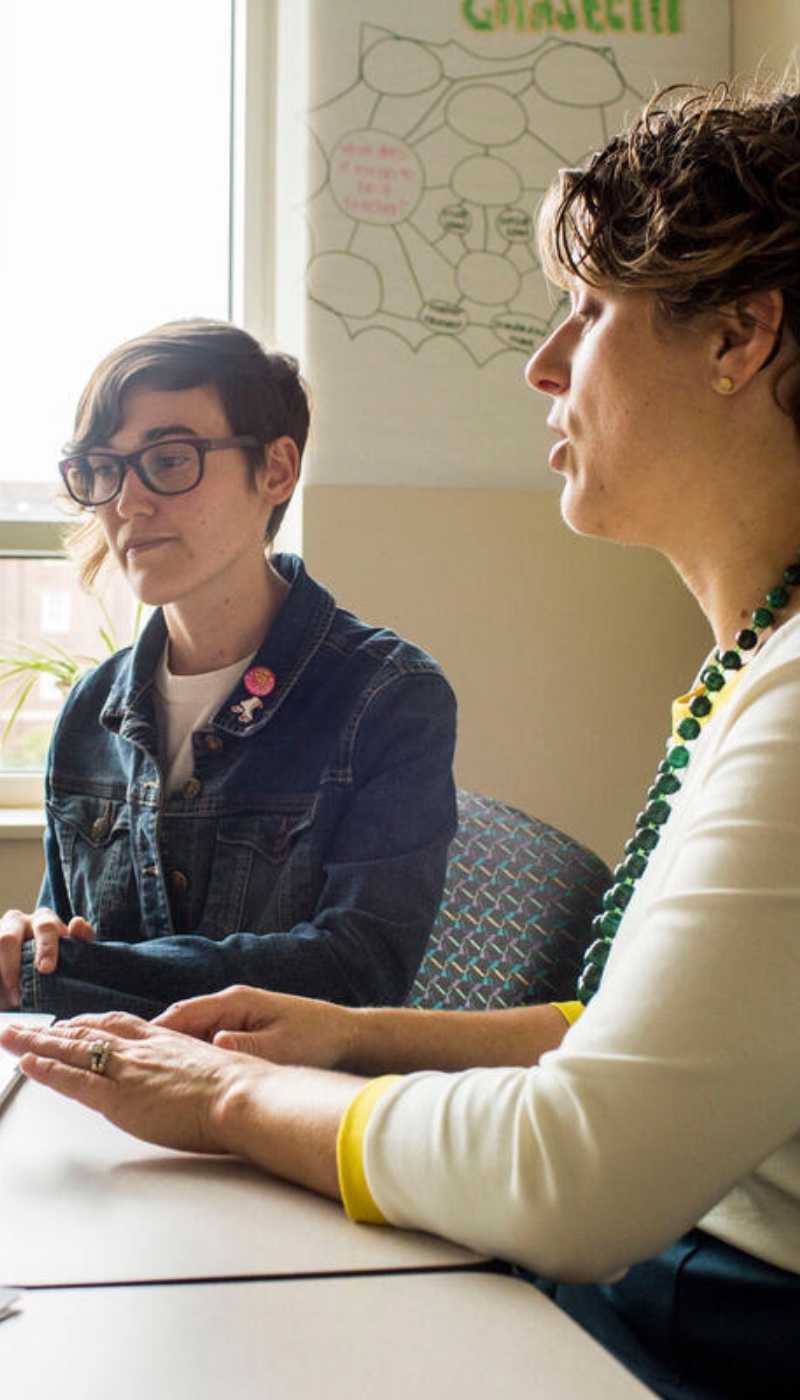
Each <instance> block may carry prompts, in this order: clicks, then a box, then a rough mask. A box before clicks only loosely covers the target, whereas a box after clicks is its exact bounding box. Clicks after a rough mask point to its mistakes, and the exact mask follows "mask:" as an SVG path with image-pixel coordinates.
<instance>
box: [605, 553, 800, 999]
mask: <svg viewBox="0 0 800 1400" xmlns="http://www.w3.org/2000/svg"><path fill="white" fill-rule="evenodd" d="M798 555H800V550H799V551H798ZM798 584H800V564H790V565H789V567H788V568H787V569H784V572H783V583H781V584H779V585H778V586H777V587H776V588H771V589H770V591H769V593H768V594H767V596H766V598H765V600H764V606H763V607H760V608H756V610H755V612H754V613H753V616H752V618H751V621H750V626H749V627H744V628H743V629H742V631H741V632H738V633H737V634H736V645H735V647H734V648H733V649H732V650H731V651H724V652H722V653H720V652H719V651H716V652H715V653H714V655H713V658H712V660H711V661H710V662H709V664H708V665H707V666H706V667H705V668H704V669H703V670H702V671H701V673H700V681H701V682H702V688H699V689H698V690H697V691H696V692H695V693H694V695H693V697H692V699H691V701H690V703H689V714H688V715H687V717H686V718H685V719H683V720H681V722H680V724H679V725H678V726H677V729H676V731H675V733H674V734H672V735H670V737H669V739H668V740H667V752H666V755H665V757H664V759H663V760H662V762H661V763H660V764H659V765H658V772H657V773H656V777H655V781H654V783H653V786H652V787H651V788H650V790H649V792H648V794H647V806H646V807H645V809H644V811H643V812H640V813H639V816H638V817H637V818H636V830H635V831H634V834H633V836H632V837H631V838H630V840H629V841H628V843H627V845H626V846H625V859H624V860H623V861H622V863H621V864H620V865H618V866H617V868H616V870H615V871H614V883H613V884H612V885H610V886H609V888H608V889H607V890H606V892H605V894H604V895H603V912H602V914H598V915H597V917H596V918H595V919H594V920H593V922H592V930H593V932H594V934H595V939H594V942H593V943H592V944H591V945H590V946H589V948H587V950H586V954H585V956H584V959H583V970H582V972H581V974H580V977H579V978H578V997H579V999H580V1000H581V1001H582V1002H583V1004H584V1006H585V1005H587V1003H588V1002H590V1001H591V999H592V997H593V996H594V994H595V992H596V991H597V988H598V987H599V985H600V980H601V978H602V975H603V969H604V968H605V965H606V962H607V961H608V955H609V953H610V951H611V945H612V943H613V942H614V937H615V935H616V932H617V929H618V928H619V926H620V923H621V922H622V915H623V913H624V912H625V910H626V909H627V907H628V905H629V904H630V901H631V898H632V895H633V891H634V889H635V887H636V885H637V883H638V882H639V880H641V878H642V876H643V875H644V872H645V870H646V869H647V865H648V862H649V860H650V857H651V855H652V854H653V851H654V850H655V848H656V846H657V845H658V843H659V840H660V839H661V832H662V831H663V829H664V823H665V822H666V820H667V818H668V817H669V814H670V812H671V811H672V807H671V805H670V801H671V799H672V798H673V797H674V796H675V793H676V792H678V791H679V790H680V787H681V784H682V783H683V778H684V776H685V773H686V766H687V764H688V762H689V759H690V757H691V754H690V750H689V747H688V745H689V744H691V743H692V742H693V741H694V740H695V739H696V738H697V737H698V735H699V734H700V732H701V730H702V727H703V724H704V723H705V721H706V720H708V719H709V718H713V714H712V712H713V708H714V701H715V699H716V698H717V697H718V696H719V693H720V691H722V690H724V689H725V687H726V685H727V684H728V682H729V680H730V678H731V675H733V674H734V673H735V672H736V671H740V670H741V668H742V665H743V664H744V662H743V653H745V652H752V650H753V648H754V647H755V646H757V645H758V642H759V640H760V634H761V633H762V632H763V631H764V630H765V629H766V628H767V627H772V626H773V624H774V622H775V613H776V612H778V611H780V609H781V608H785V607H786V604H787V603H788V601H789V592H788V590H789V589H790V588H796V587H797V585H798ZM726 672H727V673H728V674H726Z"/></svg>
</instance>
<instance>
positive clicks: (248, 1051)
mask: <svg viewBox="0 0 800 1400" xmlns="http://www.w3.org/2000/svg"><path fill="white" fill-rule="evenodd" d="M211 1043H212V1045H216V1046H217V1047H218V1048H219V1049H220V1050H236V1051H238V1053H239V1054H240V1055H258V1056H259V1058H261V1059H267V1058H269V1057H268V1056H267V1055H266V1053H265V1051H264V1049H263V1043H264V1036H263V1033H262V1032H260V1031H217V1033H216V1035H215V1036H214V1037H213V1038H212V1041H211Z"/></svg>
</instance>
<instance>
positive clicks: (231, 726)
mask: <svg viewBox="0 0 800 1400" xmlns="http://www.w3.org/2000/svg"><path fill="white" fill-rule="evenodd" d="M271 563H272V565H273V568H275V569H276V570H277V572H278V573H279V574H280V575H281V578H283V579H285V580H286V582H287V583H288V584H289V593H288V594H287V596H286V599H285V601H284V603H283V607H282V608H281V610H280V612H279V613H278V616H277V618H276V619H275V622H274V623H273V625H272V628H271V630H270V632H269V633H268V634H267V636H266V637H265V638H264V641H263V642H262V644H261V646H260V647H259V649H258V651H257V652H256V655H255V656H254V657H253V660H252V661H251V662H250V665H249V666H248V668H247V671H246V672H245V675H244V676H243V677H242V678H241V679H240V681H239V682H238V684H237V685H236V686H235V687H234V689H233V690H232V691H231V693H230V695H228V696H227V698H226V699H225V700H224V701H223V703H222V705H220V707H219V709H218V710H217V712H216V714H215V715H214V716H213V718H212V720H211V725H210V728H211V729H214V730H218V731H221V732H223V733H225V734H232V735H235V736H236V737H237V738H241V737H245V736H246V735H248V734H254V733H257V732H258V731H259V730H260V729H263V727H264V725H265V724H267V723H269V721H270V719H271V718H272V716H273V715H274V714H275V713H276V712H277V711H278V710H279V709H280V707H281V706H282V705H283V703H284V701H285V700H286V698H287V696H288V695H290V694H291V692H292V690H293V689H294V687H295V686H296V685H297V683H298V681H299V680H300V678H301V676H302V675H303V672H304V671H305V669H306V667H307V666H308V665H309V664H310V662H311V661H312V659H313V657H314V656H315V655H316V653H317V651H318V650H319V648H320V647H321V646H322V644H323V642H324V641H325V638H326V637H327V635H328V633H329V632H330V629H331V626H332V625H333V619H334V616H335V613H336V602H335V600H334V598H333V597H332V595H331V594H330V593H329V592H328V590H327V589H326V588H323V587H322V586H321V585H320V584H318V583H317V582H316V581H315V580H314V579H313V578H311V576H310V574H308V573H306V569H305V566H304V564H303V562H302V560H301V559H299V558H298V556H297V555H295V554H275V555H273V556H272V560H271ZM166 641H167V626H166V622H165V621H164V614H163V612H162V610H161V609H160V608H157V609H156V611H155V612H154V613H153V616H152V617H151V618H150V620H149V621H148V623H147V625H146V627H145V629H144V631H143V632H142V635H141V637H140V638H139V640H138V641H137V642H136V643H135V645H134V646H133V647H132V648H131V649H130V650H129V651H128V652H126V653H120V664H119V668H118V670H117V673H116V676H115V678H114V682H113V684H112V686H111V689H110V691H109V694H108V698H107V700H106V702H105V704H104V706H103V708H102V710H101V712H100V722H101V724H103V725H105V727H106V728H107V729H111V730H114V731H116V732H117V733H120V734H123V735H124V736H125V737H126V738H133V737H134V733H133V732H131V726H133V730H134V732H135V731H138V728H139V725H140V724H141V722H142V721H144V722H145V723H146V724H147V725H148V726H150V725H152V724H153V723H154V710H153V676H154V674H155V669H156V665H157V664H158V659H159V657H160V656H161V653H162V651H163V650H164V646H165V645H166ZM256 667H260V668H264V669H266V670H269V671H270V672H271V673H272V675H273V676H274V677H275V686H274V689H273V690H272V691H271V692H270V694H268V695H264V696H258V695H255V696H254V695H253V694H251V691H250V690H249V689H248V687H247V684H246V681H245V677H246V676H247V675H249V674H250V672H251V671H252V670H254V669H255V668H256ZM254 702H257V703H254ZM137 737H138V735H137Z"/></svg>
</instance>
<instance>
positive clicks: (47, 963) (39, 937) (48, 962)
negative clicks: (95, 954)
mask: <svg viewBox="0 0 800 1400" xmlns="http://www.w3.org/2000/svg"><path fill="white" fill-rule="evenodd" d="M96 936H97V935H96V934H95V931H94V929H93V928H92V925H91V924H90V923H87V921H86V919H80V918H76V919H70V921H69V923H68V924H65V923H64V922H63V920H62V919H59V917H58V915H57V914H54V913H53V910H52V909H46V908H42V909H35V910H34V911H33V913H32V914H23V912H22V910H21V909H7V910H6V912H5V914H4V915H3V917H2V919H0V1011H9V1010H13V1009H14V1008H15V1007H17V1006H19V1004H20V996H21V993H20V962H21V958H22V945H23V943H27V942H28V941H30V940H31V939H32V940H33V943H34V959H35V963H36V970H37V972H41V973H48V972H54V971H55V968H56V966H57V965H58V945H59V942H60V940H61V939H62V938H80V939H83V940H84V941H85V942H87V943H92V942H93V941H94V939H95V938H96Z"/></svg>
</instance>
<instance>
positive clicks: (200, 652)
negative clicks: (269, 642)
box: [164, 560, 289, 676]
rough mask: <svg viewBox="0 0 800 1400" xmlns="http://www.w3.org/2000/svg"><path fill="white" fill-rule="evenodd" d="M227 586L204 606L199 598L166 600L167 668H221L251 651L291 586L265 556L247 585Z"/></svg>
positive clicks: (183, 671)
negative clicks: (226, 594)
mask: <svg viewBox="0 0 800 1400" xmlns="http://www.w3.org/2000/svg"><path fill="white" fill-rule="evenodd" d="M238 584H239V586H237V588H235V589H231V590H230V591H229V594H228V596H226V597H224V598H222V599H221V600H220V599H215V601H214V605H213V607H206V606H205V605H204V603H203V600H202V598H200V599H198V598H196V597H193V598H192V599H191V601H190V602H188V603H183V602H181V601H179V602H176V603H168V604H167V605H166V606H165V608H164V617H165V620H166V624H167V631H168V633H169V668H170V670H171V671H172V674H173V675H176V676H198V675H202V674H204V673H205V672H206V671H219V670H221V669H222V668H223V666H232V665H233V663H234V662H235V661H240V660H241V659H242V658H243V657H245V656H250V655H252V653H253V652H254V651H257V650H258V648H259V647H260V646H261V644H262V642H263V641H264V638H265V637H266V636H267V634H268V632H269V631H270V629H271V628H272V626H273V624H274V622H275V619H276V617H277V616H278V613H279V612H280V610H281V607H282V606H283V603H284V601H285V599H286V595H287V593H288V592H289V584H288V583H286V581H285V579H282V578H281V576H280V574H278V573H277V572H276V570H275V569H273V567H272V565H271V564H270V563H269V562H268V561H266V560H265V561H264V567H260V568H259V569H258V570H256V571H255V572H254V574H253V576H252V577H251V578H250V579H249V580H248V581H247V585H246V586H244V587H243V586H241V584H242V581H241V580H239V581H238Z"/></svg>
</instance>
